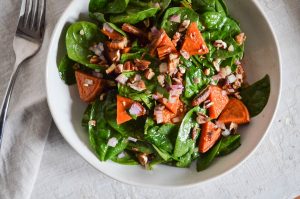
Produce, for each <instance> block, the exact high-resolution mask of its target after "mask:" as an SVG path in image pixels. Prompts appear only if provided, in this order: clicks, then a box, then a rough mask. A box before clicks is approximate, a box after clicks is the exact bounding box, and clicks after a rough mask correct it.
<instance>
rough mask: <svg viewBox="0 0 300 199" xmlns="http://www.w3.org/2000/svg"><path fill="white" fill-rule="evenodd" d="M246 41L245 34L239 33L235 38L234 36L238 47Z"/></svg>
mask: <svg viewBox="0 0 300 199" xmlns="http://www.w3.org/2000/svg"><path fill="white" fill-rule="evenodd" d="M245 40H246V36H245V33H243V32H242V33H240V34H238V35H237V36H235V41H236V43H238V45H242V44H243V43H244V42H245Z"/></svg>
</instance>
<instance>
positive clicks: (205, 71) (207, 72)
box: [204, 68, 210, 76]
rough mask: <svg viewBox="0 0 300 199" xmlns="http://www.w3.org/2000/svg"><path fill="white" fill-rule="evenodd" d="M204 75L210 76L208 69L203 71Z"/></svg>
mask: <svg viewBox="0 0 300 199" xmlns="http://www.w3.org/2000/svg"><path fill="white" fill-rule="evenodd" d="M204 74H205V75H206V76H208V75H210V69H209V68H206V69H204Z"/></svg>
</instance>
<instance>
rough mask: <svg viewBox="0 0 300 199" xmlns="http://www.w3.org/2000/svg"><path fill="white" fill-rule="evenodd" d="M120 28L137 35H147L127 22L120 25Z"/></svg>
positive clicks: (145, 36)
mask: <svg viewBox="0 0 300 199" xmlns="http://www.w3.org/2000/svg"><path fill="white" fill-rule="evenodd" d="M122 30H124V31H125V32H128V33H131V34H133V35H135V36H138V37H144V38H148V35H147V34H146V33H145V32H144V31H142V30H141V29H139V28H137V27H135V26H133V25H130V24H128V23H124V24H123V25H122Z"/></svg>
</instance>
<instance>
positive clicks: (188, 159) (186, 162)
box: [176, 139, 196, 168]
mask: <svg viewBox="0 0 300 199" xmlns="http://www.w3.org/2000/svg"><path fill="white" fill-rule="evenodd" d="M195 144H196V142H195V141H194V140H192V139H188V140H187V142H186V145H187V147H188V152H187V153H186V154H184V155H183V156H181V157H179V158H178V159H177V162H176V166H177V167H181V168H184V167H188V166H190V164H191V163H192V160H193V158H192V157H193V153H194V149H195Z"/></svg>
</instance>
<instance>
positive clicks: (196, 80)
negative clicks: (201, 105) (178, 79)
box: [184, 65, 210, 99]
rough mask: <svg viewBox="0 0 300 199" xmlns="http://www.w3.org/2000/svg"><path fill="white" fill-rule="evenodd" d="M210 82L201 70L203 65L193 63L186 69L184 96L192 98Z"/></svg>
mask: <svg viewBox="0 0 300 199" xmlns="http://www.w3.org/2000/svg"><path fill="white" fill-rule="evenodd" d="M209 83H210V78H208V77H207V76H206V75H204V73H203V72H202V70H201V67H199V66H195V65H193V66H192V67H190V68H188V69H187V70H186V75H185V90H184V97H186V98H188V99H189V98H191V97H193V96H194V95H196V94H197V93H199V92H200V91H201V89H203V88H204V87H206V86H207V85H208V84H209Z"/></svg>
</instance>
